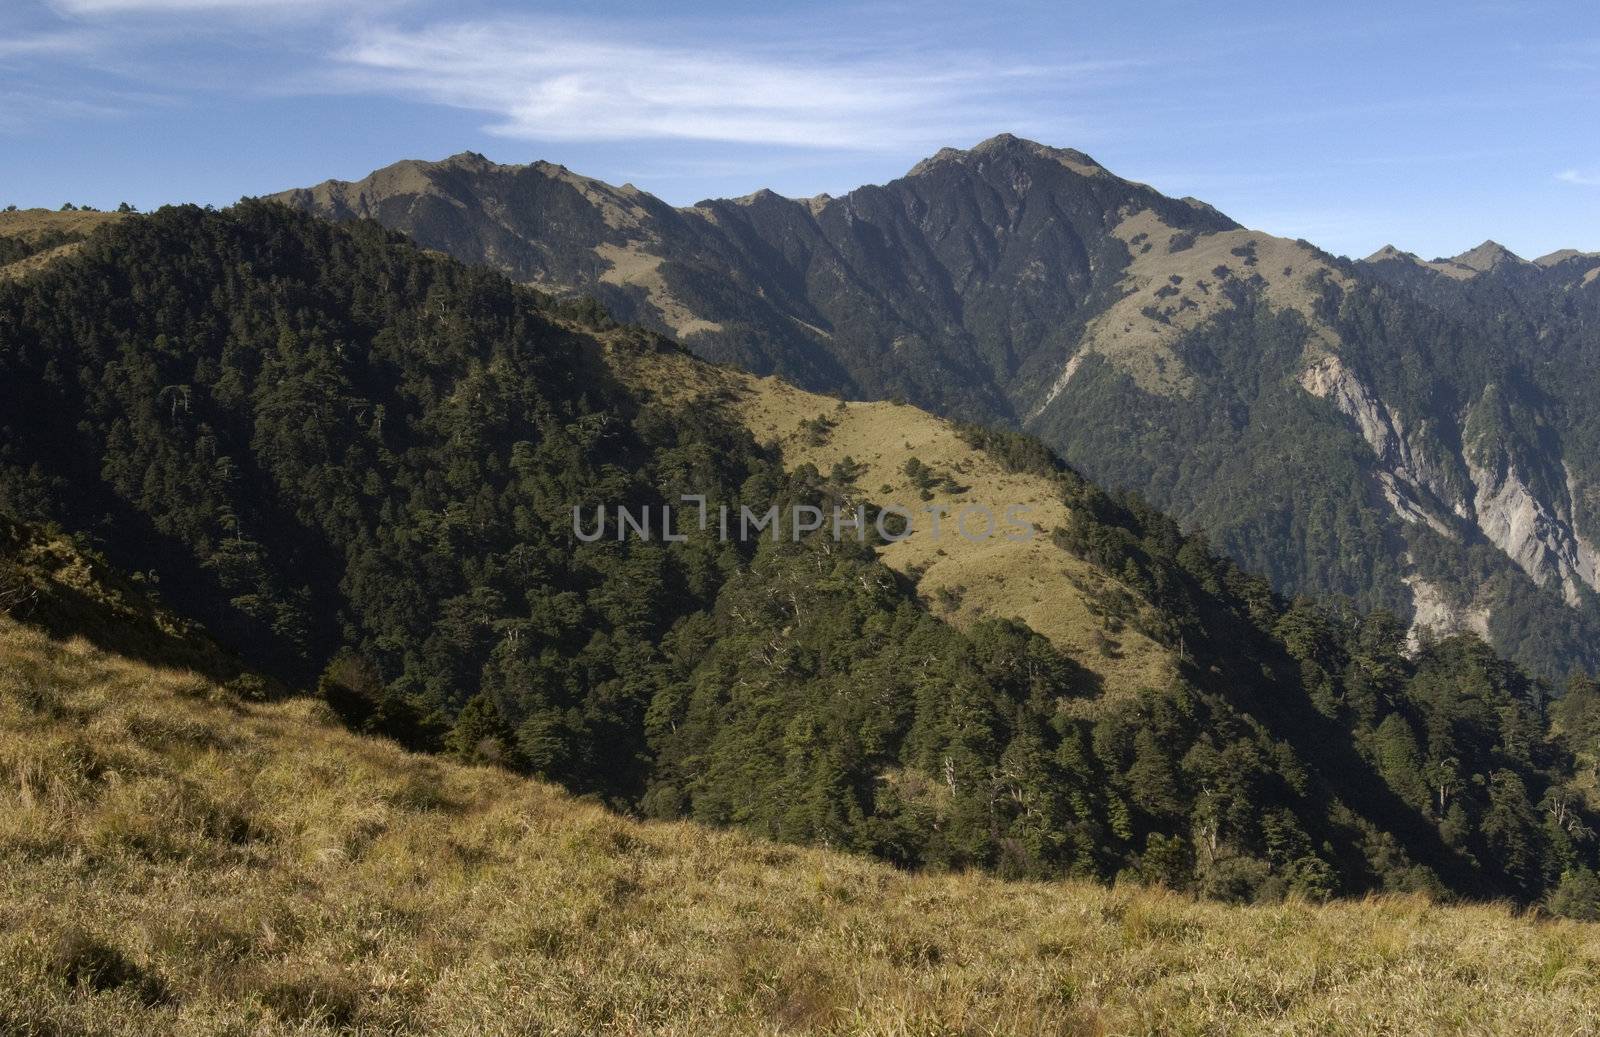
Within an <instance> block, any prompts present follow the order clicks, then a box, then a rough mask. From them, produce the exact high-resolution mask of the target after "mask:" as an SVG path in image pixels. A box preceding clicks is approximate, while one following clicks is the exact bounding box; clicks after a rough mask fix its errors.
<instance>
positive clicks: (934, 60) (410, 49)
mask: <svg viewBox="0 0 1600 1037" xmlns="http://www.w3.org/2000/svg"><path fill="white" fill-rule="evenodd" d="M614 35H615V33H614V31H613V30H612V29H608V28H607V27H604V26H594V25H589V26H580V25H573V24H567V23H558V22H527V21H518V22H466V23H459V24H449V25H434V26H429V27H426V28H423V29H418V30H412V31H406V30H399V29H393V28H377V29H371V28H369V29H361V30H358V31H357V35H356V38H355V41H354V42H353V43H352V44H351V45H350V46H349V47H347V48H346V49H345V50H344V51H343V52H341V54H340V57H341V58H342V59H343V60H344V61H345V62H347V63H348V66H349V70H350V75H349V82H350V85H352V86H356V87H358V88H362V89H374V90H381V91H384V92H396V93H401V94H407V95H411V96H416V97H420V98H422V99H424V100H428V101H432V102H436V103H439V104H445V105H451V106H454V107H459V108H466V109H472V110H478V111H484V112H488V113H491V114H492V115H493V116H494V117H495V121H494V122H493V123H491V124H490V125H489V127H488V129H489V131H490V132H492V133H496V134H499V135H502V136H507V137H514V138H520V139H530V140H637V139H651V138H653V139H681V140H700V141H727V142H735V143H746V144H756V143H759V144H776V145H788V146H796V147H813V148H817V147H820V148H853V149H875V148H892V147H900V146H905V145H907V144H924V143H927V142H929V141H935V140H938V141H946V140H950V139H961V138H965V137H968V136H974V135H985V136H986V135H988V134H989V133H992V132H994V131H995V130H996V129H1000V128H1007V127H1012V128H1022V129H1027V128H1028V123H1029V116H1030V114H1031V112H1030V110H1029V109H1030V107H1036V105H1035V106H1030V105H1029V103H1028V98H1030V97H1032V98H1033V99H1034V100H1035V101H1037V100H1038V99H1039V98H1040V97H1041V96H1042V92H1043V90H1044V89H1045V88H1046V87H1047V86H1050V85H1059V84H1060V83H1061V81H1062V80H1064V79H1068V78H1073V77H1076V76H1082V75H1086V74H1089V73H1092V72H1094V71H1097V70H1100V69H1103V68H1105V67H1106V66H1104V65H1075V66H1065V67H1061V66H1057V67H1052V68H1039V67H1024V66H1017V65H1010V66H997V65H993V64H988V63H984V62H981V61H976V60H974V59H972V58H970V57H963V58H953V57H951V56H950V55H938V54H914V55H913V54H904V55H889V56H884V55H877V56H860V55H849V54H843V53H840V52H837V51H834V50H830V49H829V48H827V47H826V46H820V47H819V46H815V45H813V46H810V47H805V48H801V47H793V48H789V49H786V50H781V51H780V50H778V49H776V48H760V47H756V48H746V49H744V50H742V51H739V50H728V49H718V48H716V47H714V46H709V45H708V46H683V45H661V44H641V43H611V42H596V41H597V40H605V39H607V38H608V37H609V36H614Z"/></svg>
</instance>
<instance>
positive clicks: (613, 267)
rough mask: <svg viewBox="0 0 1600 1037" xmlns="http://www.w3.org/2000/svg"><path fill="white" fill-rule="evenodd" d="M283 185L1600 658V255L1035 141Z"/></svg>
mask: <svg viewBox="0 0 1600 1037" xmlns="http://www.w3.org/2000/svg"><path fill="white" fill-rule="evenodd" d="M274 197H275V198H277V199H278V200H281V201H284V202H287V203H288V204H290V205H293V206H296V207H298V208H301V209H304V210H307V211H311V212H314V213H318V214H320V215H323V216H327V217H332V218H335V219H347V218H358V217H359V218H370V219H374V220H377V221H378V222H380V223H382V224H384V225H385V226H388V227H390V228H393V229H396V230H400V231H403V232H404V233H406V234H408V235H410V236H412V237H413V238H414V239H415V240H417V241H418V242H419V243H420V244H422V245H424V246H426V247H429V248H434V249H439V250H443V251H446V252H448V253H450V254H452V255H454V256H456V257H458V258H460V259H463V260H466V261H468V262H473V263H487V264H490V265H492V266H495V267H498V268H499V269H501V270H503V271H505V272H506V273H508V274H509V275H510V276H511V277H512V278H514V279H516V280H518V281H522V282H526V283H530V284H533V285H536V286H538V287H540V288H542V289H544V290H546V291H550V292H554V293H556V294H558V295H592V296H593V297H595V298H596V299H598V300H599V301H600V302H601V303H602V304H603V305H604V306H605V307H606V308H607V309H608V310H609V311H610V312H611V313H612V314H614V315H615V316H616V317H617V318H618V319H620V320H623V321H627V322H637V323H640V324H644V325H646V326H649V327H652V328H655V329H658V330H661V331H663V332H666V333H668V334H671V335H673V336H675V337H677V338H678V339H680V340H681V341H683V342H684V343H685V344H686V345H688V346H689V347H690V348H691V349H692V350H694V351H695V352H696V353H698V354H700V355H701V356H703V357H706V358H709V359H712V360H717V361H722V362H728V363H732V364H736V365H738V366H740V367H743V368H745V369H747V370H749V371H752V372H754V373H757V374H769V373H770V374H778V375H781V376H782V377H784V378H786V379H788V380H791V381H793V382H795V383H797V384H799V385H800V386H802V387H804V388H807V389H810V390H813V391H822V392H829V393H837V394H841V395H844V396H847V397H852V398H863V399H892V398H902V399H905V400H908V401H910V402H914V403H917V404H919V405H922V406H925V407H927V408H929V409H931V410H934V411H936V412H938V413H942V414H945V415H949V416H955V417H961V418H969V419H974V420H980V421H984V422H989V423H996V424H1007V425H1011V426H1015V427H1019V428H1022V429H1024V430H1026V431H1029V432H1032V433H1034V434H1036V435H1038V436H1039V437H1041V438H1042V439H1044V440H1045V441H1046V442H1047V443H1049V444H1050V445H1051V446H1052V447H1054V448H1055V449H1056V450H1058V451H1059V452H1061V453H1062V454H1063V456H1064V457H1065V458H1066V459H1067V460H1068V461H1069V462H1070V463H1072V464H1073V465H1075V466H1077V467H1078V468H1080V469H1081V470H1083V471H1084V472H1085V473H1086V474H1088V475H1089V476H1091V477H1092V478H1095V479H1097V480H1099V481H1101V482H1104V483H1106V484H1109V485H1112V486H1116V487H1121V488H1124V489H1131V490H1137V491H1139V492H1141V493H1142V494H1144V495H1145V496H1146V497H1148V498H1149V499H1150V500H1151V501H1152V502H1153V503H1155V504H1156V505H1158V506H1159V507H1161V508H1163V509H1165V510H1167V511H1169V512H1171V513H1172V514H1174V515H1175V516H1176V517H1178V518H1179V519H1180V520H1181V521H1183V522H1184V523H1185V524H1187V525H1190V526H1197V527H1203V528H1204V529H1205V530H1207V531H1208V533H1209V535H1210V536H1211V537H1212V538H1213V541H1214V542H1215V543H1216V544H1217V545H1218V546H1219V547H1220V548H1221V549H1222V550H1223V551H1225V552H1226V553H1227V554H1229V555H1231V556H1232V557H1233V558H1234V559H1236V560H1237V561H1239V562H1240V563H1241V564H1243V565H1245V566H1246V567H1248V568H1251V569H1255V570H1257V571H1260V572H1263V573H1265V574H1266V575H1268V576H1269V577H1270V579H1271V580H1272V581H1273V583H1274V585H1275V586H1276V587H1277V588H1279V589H1280V590H1283V591H1287V592H1301V591H1303V592H1309V593H1317V594H1335V595H1346V596H1349V597H1350V598H1352V599H1354V600H1355V601H1356V602H1357V603H1358V604H1360V605H1361V606H1364V607H1371V606H1379V605H1381V606H1386V607H1388V608H1390V609H1392V610H1394V611H1395V612H1397V613H1399V614H1401V615H1403V616H1406V617H1409V618H1410V619H1411V620H1412V622H1413V625H1414V634H1415V635H1416V636H1417V637H1423V636H1427V635H1428V634H1430V633H1432V634H1443V633H1449V632H1452V631H1457V630H1464V629H1470V630H1475V631H1477V632H1479V633H1482V634H1484V635H1485V636H1487V637H1489V638H1490V639H1491V640H1492V641H1493V642H1494V643H1495V644H1496V645H1497V646H1498V647H1499V648H1501V649H1502V650H1503V651H1506V652H1507V653H1509V654H1511V655H1512V656H1513V657H1514V658H1516V659H1518V660H1519V661H1520V662H1522V663H1524V664H1526V665H1528V666H1530V667H1531V668H1533V669H1535V670H1536V671H1538V672H1540V673H1544V674H1546V675H1551V676H1556V675H1561V674H1564V673H1565V672H1566V671H1567V670H1568V669H1569V668H1571V667H1572V666H1574V665H1584V666H1587V667H1588V668H1591V669H1593V668H1596V667H1600V597H1597V595H1596V590H1597V588H1600V554H1597V552H1596V548H1595V544H1596V543H1600V452H1597V451H1596V449H1595V447H1596V446H1600V409H1597V408H1596V407H1595V405H1594V403H1593V401H1594V400H1596V399H1597V398H1600V395H1597V392H1600V364H1597V363H1596V354H1597V352H1600V284H1597V278H1600V254H1595V253H1582V252H1577V251H1572V250H1568V251H1562V252H1556V253H1553V254H1551V255H1548V256H1544V257H1541V258H1540V259H1538V260H1534V261H1527V260H1523V259H1521V258H1519V257H1517V256H1515V255H1514V254H1512V253H1511V252H1509V251H1508V250H1506V249H1504V248H1503V247H1501V246H1499V245H1497V244H1495V243H1493V242H1485V243H1484V244H1483V245H1481V246H1479V247H1478V248H1475V249H1472V250H1470V251H1468V252H1465V253H1463V254H1461V255H1459V256H1455V257H1451V258H1448V259H1436V260H1432V261H1424V260H1421V259H1419V258H1418V257H1416V256H1413V255H1410V254H1408V253H1404V252H1401V251H1399V250H1398V249H1395V248H1392V247H1390V248H1385V249H1383V250H1380V251H1379V252H1378V253H1376V254H1374V255H1373V256H1370V257H1368V258H1367V259H1365V260H1361V261H1351V260H1348V259H1344V258H1339V257H1335V256H1332V255H1329V254H1328V253H1326V252H1324V251H1322V250H1320V249H1318V248H1316V247H1315V246H1314V245H1312V244H1310V243H1308V242H1305V241H1290V240H1286V239H1283V238H1278V237H1274V236H1272V235H1269V234H1264V233H1261V232H1259V231H1254V230H1249V229H1246V228H1244V227H1241V226H1240V225H1239V224H1238V223H1236V222H1234V221H1233V220H1231V219H1229V218H1228V217H1226V216H1225V215H1223V214H1222V213H1220V212H1218V211H1217V210H1216V209H1214V208H1212V207H1211V206H1209V205H1207V204H1205V203H1204V202H1200V201H1197V200H1195V199H1188V198H1185V199H1174V198H1169V197H1167V196H1164V195H1162V194H1160V193H1159V192H1157V191H1155V190H1153V189H1151V188H1149V187H1147V186H1145V185H1142V184H1137V183H1133V182H1130V181H1128V180H1124V179H1122V178H1120V177H1118V176H1116V175H1114V174H1113V173H1111V172H1110V171H1108V170H1107V169H1105V168H1104V167H1103V166H1101V165H1100V164H1099V163H1097V162H1095V161H1094V160H1093V159H1091V158H1090V157H1089V156H1087V155H1085V154H1083V153H1082V152H1078V151H1072V150H1066V149H1057V148H1049V147H1045V146H1042V145H1040V144H1036V143H1033V142H1030V141H1026V140H1021V139H1018V138H1016V137H1012V136H1009V135H1002V136H998V137H995V138H993V139H991V140H988V141H985V142H984V143H982V144H980V145H978V146H976V147H974V148H972V149H970V150H965V151H961V150H955V149H945V150H943V151H940V152H939V153H938V154H936V155H934V156H933V157H931V158H929V159H927V160H925V161H923V162H920V163H918V164H917V165H916V166H915V167H913V168H912V169H911V170H910V172H908V173H907V174H906V175H905V176H904V177H901V178H900V179H898V180H895V181H893V182H892V183H889V184H886V185H883V186H867V187H862V188H859V189H857V190H854V191H851V192H850V193H849V194H847V195H844V196H843V197H838V198H831V197H828V196H818V197H816V198H810V199H790V198H784V197H780V196H778V195H776V194H773V193H772V192H770V191H758V192H756V193H755V194H752V195H748V196H746V197H743V198H737V199H727V200H708V201H704V202H700V203H697V204H695V205H693V206H689V207H685V208H676V207H673V206H671V205H668V204H666V203H665V202H662V201H661V200H660V199H657V198H655V197H653V196H651V195H649V194H647V193H645V192H643V191H641V190H639V189H637V188H636V187H634V186H632V185H623V186H622V187H613V186H611V185H609V184H605V183H602V182H600V181H597V180H592V179H589V178H587V177H583V176H580V175H578V174H575V173H573V172H571V171H569V170H567V169H566V168H564V167H562V166H557V165H551V164H549V163H543V162H540V163H534V164H532V165H526V166H505V165H497V164H495V163H492V162H490V161H488V160H487V159H485V158H484V157H483V156H481V155H476V154H470V153H468V154H462V155H457V156H454V157H452V158H450V159H446V160H445V161H443V162H436V163H430V162H419V161H406V162H401V163H397V164H396V165H393V166H390V167H388V168H386V169H383V170H379V171H377V172H375V173H373V174H372V175H371V176H369V177H367V178H366V179H364V180H361V181H358V182H354V183H350V182H343V181H329V182H327V183H324V184H321V185H318V186H316V187H312V188H308V189H303V190H294V191H288V192H284V193H283V194H280V195H276V196H274Z"/></svg>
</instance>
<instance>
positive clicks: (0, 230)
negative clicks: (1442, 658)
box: [0, 209, 124, 280]
mask: <svg viewBox="0 0 1600 1037" xmlns="http://www.w3.org/2000/svg"><path fill="white" fill-rule="evenodd" d="M123 215H124V214H123V213H117V212H91V211H89V210H86V209H72V210H65V211H61V212H52V211H50V210H48V209H12V210H9V211H7V212H0V280H3V279H5V278H13V277H23V276H25V275H27V274H29V273H31V272H33V271H35V270H39V269H42V268H44V267H45V266H48V265H49V264H50V263H52V262H54V261H55V260H57V259H60V258H62V257H63V256H69V255H71V254H72V253H74V252H76V251H77V250H78V249H79V248H81V247H82V244H83V242H84V241H85V240H86V239H87V238H88V237H89V235H90V234H91V233H93V232H94V230H95V229H96V228H98V227H103V226H105V225H106V224H108V223H114V222H116V221H117V220H119V219H121V218H122V216H123Z"/></svg>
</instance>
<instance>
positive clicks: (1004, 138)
mask: <svg viewBox="0 0 1600 1037" xmlns="http://www.w3.org/2000/svg"><path fill="white" fill-rule="evenodd" d="M993 155H1034V156H1037V157H1039V158H1045V159H1050V160H1051V161H1054V162H1059V163H1060V164H1061V165H1063V166H1066V167H1067V168H1068V169H1071V170H1072V171H1073V172H1075V173H1080V174H1082V175H1084V176H1102V175H1109V174H1108V171H1107V170H1106V168H1105V167H1104V166H1102V165H1101V164H1100V163H1098V162H1096V161H1095V160H1094V159H1092V158H1090V157H1089V156H1088V155H1086V154H1084V153H1083V152H1081V151H1078V150H1076V149H1075V148H1052V147H1050V146H1048V145H1045V144H1040V143H1039V142H1038V141H1034V140H1028V139H1027V138H1025V137H1018V136H1016V135H1015V134H1012V133H997V134H995V135H994V136H993V137H990V138H989V139H987V140H984V141H981V142H979V143H977V144H975V145H973V146H972V147H971V148H968V149H967V150H965V151H963V150H962V149H960V148H940V149H939V150H938V151H937V152H935V153H934V154H933V155H932V156H931V157H929V158H925V159H923V160H922V161H921V162H918V163H917V164H916V165H914V166H912V167H911V170H910V172H908V173H907V174H906V175H907V176H922V175H924V174H926V173H928V172H930V171H932V170H933V169H935V168H938V167H939V166H942V165H945V164H946V163H950V162H966V161H969V160H971V159H974V158H978V159H983V158H988V157H990V156H993Z"/></svg>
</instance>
